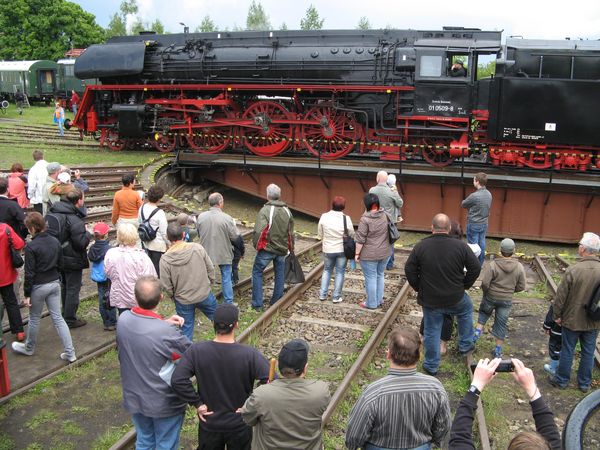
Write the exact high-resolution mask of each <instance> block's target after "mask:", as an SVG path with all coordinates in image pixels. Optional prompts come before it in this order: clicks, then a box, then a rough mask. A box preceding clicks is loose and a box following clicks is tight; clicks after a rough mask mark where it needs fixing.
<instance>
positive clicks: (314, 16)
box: [300, 5, 325, 30]
mask: <svg viewBox="0 0 600 450" xmlns="http://www.w3.org/2000/svg"><path fill="white" fill-rule="evenodd" d="M324 22H325V19H321V18H320V17H319V12H318V11H317V8H315V7H314V6H313V5H310V6H309V7H308V9H307V10H306V16H304V19H300V29H302V30H320V29H322V28H323V23H324Z"/></svg>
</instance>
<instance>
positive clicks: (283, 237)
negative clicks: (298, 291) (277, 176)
mask: <svg viewBox="0 0 600 450" xmlns="http://www.w3.org/2000/svg"><path fill="white" fill-rule="evenodd" d="M280 197H281V188H280V187H279V186H277V185H276V184H270V185H268V186H267V200H268V202H267V203H265V206H263V207H262V208H261V210H260V211H259V212H258V217H257V218H256V224H255V225H254V236H253V243H254V248H256V258H255V259H254V266H253V267H252V308H254V309H255V310H262V308H263V271H264V270H265V267H267V265H268V264H269V263H270V262H271V261H273V269H274V271H275V286H274V288H273V296H272V297H271V305H273V304H274V303H275V302H276V301H277V300H279V299H280V298H281V297H283V285H284V282H285V274H284V270H285V256H286V255H287V253H288V250H289V245H290V242H291V243H292V244H293V239H294V238H293V236H294V218H293V217H292V213H291V212H290V210H289V209H288V207H287V206H286V204H285V203H284V202H282V201H281V200H279V198H280Z"/></svg>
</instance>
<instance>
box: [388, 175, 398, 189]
mask: <svg viewBox="0 0 600 450" xmlns="http://www.w3.org/2000/svg"><path fill="white" fill-rule="evenodd" d="M387 184H388V186H393V185H395V184H396V175H394V174H393V173H390V174H389V175H388V178H387Z"/></svg>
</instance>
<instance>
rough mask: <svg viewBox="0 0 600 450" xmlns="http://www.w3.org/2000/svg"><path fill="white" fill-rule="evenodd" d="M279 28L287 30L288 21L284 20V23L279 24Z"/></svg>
mask: <svg viewBox="0 0 600 450" xmlns="http://www.w3.org/2000/svg"><path fill="white" fill-rule="evenodd" d="M279 29H280V30H281V31H287V30H288V26H287V25H286V23H285V22H283V23H282V24H281V25H280V26H279Z"/></svg>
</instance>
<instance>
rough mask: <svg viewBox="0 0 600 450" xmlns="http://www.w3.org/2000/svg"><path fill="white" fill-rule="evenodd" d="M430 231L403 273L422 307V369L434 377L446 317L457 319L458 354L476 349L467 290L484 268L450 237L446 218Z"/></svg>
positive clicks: (440, 217) (435, 222) (435, 221)
mask: <svg viewBox="0 0 600 450" xmlns="http://www.w3.org/2000/svg"><path fill="white" fill-rule="evenodd" d="M431 229H432V235H431V236H428V237H426V238H425V239H423V240H422V241H421V242H419V243H418V244H417V245H415V247H414V249H413V251H412V252H411V253H410V255H409V257H408V260H407V261H406V265H405V268H404V270H405V272H406V278H407V280H408V282H409V284H410V285H411V287H412V288H413V289H414V290H415V291H416V292H417V293H418V295H417V302H418V303H419V305H421V306H422V307H423V322H424V325H425V329H424V333H425V334H424V344H425V362H424V363H423V370H425V372H427V373H428V374H429V375H435V374H437V371H438V366H439V364H440V334H441V331H442V323H443V320H444V314H447V315H451V316H456V317H457V323H458V335H459V344H458V349H459V351H460V352H461V353H464V354H466V353H468V352H470V351H471V350H472V349H473V342H472V339H473V302H471V299H470V297H469V296H468V295H467V294H466V292H465V289H469V288H470V287H471V286H472V285H473V283H474V282H475V280H476V279H477V277H478V276H479V272H480V271H481V266H480V265H479V261H478V260H477V257H476V256H475V254H474V253H473V251H472V250H471V248H470V247H469V246H468V245H467V244H466V243H465V242H463V241H461V240H459V239H454V238H453V237H451V236H449V233H450V219H449V217H448V216H447V215H445V214H437V215H436V216H435V217H434V218H433V222H432V227H431Z"/></svg>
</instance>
